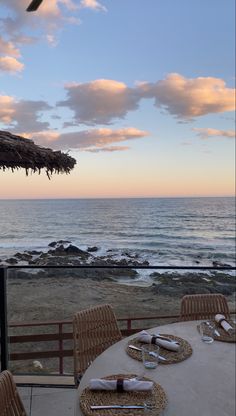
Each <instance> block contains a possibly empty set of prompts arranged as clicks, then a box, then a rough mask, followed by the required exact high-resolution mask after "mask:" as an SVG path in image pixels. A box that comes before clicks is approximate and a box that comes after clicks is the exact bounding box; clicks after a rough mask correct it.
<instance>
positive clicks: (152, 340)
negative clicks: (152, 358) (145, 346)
mask: <svg viewBox="0 0 236 416" xmlns="http://www.w3.org/2000/svg"><path fill="white" fill-rule="evenodd" d="M157 338H158V337H157V336H155V335H153V336H152V339H151V344H156V339H157Z"/></svg>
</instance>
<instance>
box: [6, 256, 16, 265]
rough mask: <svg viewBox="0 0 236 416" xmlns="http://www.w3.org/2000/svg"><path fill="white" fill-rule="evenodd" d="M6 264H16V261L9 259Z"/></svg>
mask: <svg viewBox="0 0 236 416" xmlns="http://www.w3.org/2000/svg"><path fill="white" fill-rule="evenodd" d="M6 263H8V264H17V263H18V261H17V260H16V259H14V257H11V258H10V259H7V260H6Z"/></svg>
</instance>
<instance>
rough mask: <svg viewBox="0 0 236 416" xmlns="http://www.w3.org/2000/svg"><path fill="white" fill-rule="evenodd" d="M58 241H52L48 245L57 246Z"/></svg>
mask: <svg viewBox="0 0 236 416" xmlns="http://www.w3.org/2000/svg"><path fill="white" fill-rule="evenodd" d="M56 245H57V242H56V241H52V242H51V243H49V244H48V247H56Z"/></svg>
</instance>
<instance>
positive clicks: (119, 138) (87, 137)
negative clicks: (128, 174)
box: [26, 127, 149, 152]
mask: <svg viewBox="0 0 236 416" xmlns="http://www.w3.org/2000/svg"><path fill="white" fill-rule="evenodd" d="M148 134H149V133H148V132H147V131H143V130H139V129H136V128H133V127H127V128H123V129H118V130H112V129H108V128H102V129H91V130H83V131H78V132H71V133H61V134H60V133H58V132H55V131H41V132H36V133H28V134H26V135H27V137H29V138H32V139H33V140H34V141H35V142H36V143H37V144H39V145H41V146H46V147H47V146H49V147H51V148H53V149H61V150H68V149H80V150H84V151H92V152H95V151H107V152H108V151H109V152H112V151H118V150H127V149H128V147H127V146H109V145H110V144H113V143H120V142H124V141H128V140H134V139H139V138H143V137H146V136H148Z"/></svg>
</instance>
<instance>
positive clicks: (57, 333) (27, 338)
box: [9, 310, 236, 375]
mask: <svg viewBox="0 0 236 416" xmlns="http://www.w3.org/2000/svg"><path fill="white" fill-rule="evenodd" d="M230 313H231V315H235V314H236V311H235V310H234V311H231V312H230ZM163 320H165V321H167V322H176V321H179V320H180V315H179V314H177V315H157V316H142V317H132V318H118V322H119V323H120V327H121V332H122V335H123V336H128V335H131V334H133V333H135V332H139V331H141V330H142V329H144V328H148V327H152V326H154V325H153V321H155V324H157V323H158V325H159V324H160V321H163ZM138 321H140V322H142V323H143V325H141V326H137V325H135V327H134V326H133V323H134V322H135V323H137V322H138ZM68 326H69V328H70V329H69V330H68V328H67V329H66V330H65V331H64V329H65V327H68ZM9 327H10V329H11V330H14V329H20V328H21V329H22V328H31V329H33V328H39V327H44V328H45V333H33V334H30V335H28V334H27V335H22V334H20V335H10V337H9V342H10V345H13V344H18V345H19V344H27V343H34V344H36V343H45V342H49V341H55V342H56V343H57V349H55V350H53V349H51V350H45V349H44V350H41V351H25V352H22V351H20V352H11V353H10V357H9V358H10V361H24V360H36V359H37V360H38V359H40V358H43V359H49V358H58V360H59V362H58V372H57V373H58V374H60V375H63V374H64V358H65V357H72V356H73V349H72V348H68V349H67V348H65V346H64V341H68V340H70V341H72V339H73V333H72V321H71V320H64V321H44V322H23V323H14V322H12V323H10V325H9ZM50 327H51V328H52V329H53V331H52V332H48V331H49V328H50ZM43 347H44V348H45V345H43ZM10 350H11V348H10Z"/></svg>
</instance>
